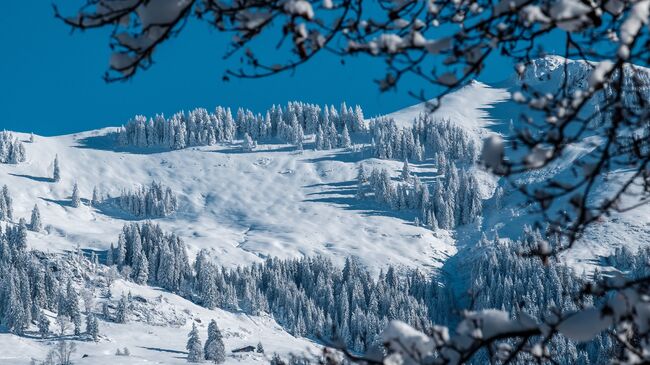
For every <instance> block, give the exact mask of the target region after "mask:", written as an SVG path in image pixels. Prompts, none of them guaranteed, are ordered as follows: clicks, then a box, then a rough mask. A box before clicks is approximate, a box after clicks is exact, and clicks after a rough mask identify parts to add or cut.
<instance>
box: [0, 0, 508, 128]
mask: <svg viewBox="0 0 650 365" xmlns="http://www.w3.org/2000/svg"><path fill="white" fill-rule="evenodd" d="M57 3H58V4H60V5H64V4H65V3H67V4H68V6H69V4H70V2H69V1H67V0H66V1H63V0H61V1H57ZM72 3H75V1H72ZM65 9H66V8H65V7H64V10H65ZM67 9H68V10H72V9H73V8H67ZM108 37H109V36H108V33H107V31H103V30H93V31H87V32H76V33H73V34H71V33H70V29H69V27H67V26H65V25H64V24H62V23H61V22H60V21H59V20H56V19H55V18H54V17H53V10H52V7H51V5H50V3H49V2H48V1H43V0H36V1H29V0H26V1H9V2H7V3H6V4H4V7H3V11H2V12H1V13H0V42H2V43H1V44H2V48H3V52H2V55H1V56H0V80H1V81H0V109H1V112H0V113H1V114H0V129H8V130H16V131H24V132H34V133H37V134H41V135H56V134H64V133H72V132H77V131H83V130H89V129H96V128H100V127H105V126H115V125H121V124H123V123H125V122H126V121H127V120H128V119H129V118H130V117H132V116H133V115H135V114H144V115H148V116H149V115H153V114H155V113H161V112H162V113H165V114H166V115H169V114H171V113H173V112H176V111H179V110H183V109H184V110H188V109H190V108H194V107H198V106H201V107H206V108H208V109H212V108H214V107H215V106H217V105H224V106H230V107H238V106H243V107H247V108H250V109H252V110H254V111H263V110H266V108H268V107H269V106H270V105H272V104H274V103H286V102H287V101H290V100H301V101H305V102H312V103H318V104H324V103H327V104H334V105H337V106H338V105H339V104H340V103H341V101H346V102H348V104H360V105H361V106H362V107H363V108H364V111H365V114H366V115H367V116H373V115H377V114H380V113H386V112H390V111H393V110H396V109H399V108H402V107H405V106H408V105H411V104H414V103H415V101H414V100H413V99H412V98H411V97H409V96H408V95H407V91H408V90H409V89H415V90H419V89H421V88H423V87H426V85H425V84H422V83H420V82H419V81H418V80H413V79H411V80H407V81H408V82H407V83H403V84H401V85H400V89H399V90H398V91H397V92H388V93H383V94H381V93H379V91H378V89H377V87H376V85H375V84H374V83H373V82H372V80H374V79H375V78H378V77H379V76H381V75H382V70H383V67H382V63H381V61H380V60H368V59H359V58H356V59H347V60H346V61H347V62H346V64H345V65H341V63H340V59H339V58H338V57H335V56H332V55H322V56H319V57H317V58H316V59H315V60H313V62H311V63H308V64H307V65H305V66H304V67H303V68H300V69H298V71H297V72H296V73H295V74H293V75H292V74H282V75H278V76H274V77H271V78H267V79H261V80H260V79H258V80H238V79H233V80H232V81H230V82H222V81H221V76H222V74H223V70H224V69H225V68H226V67H227V66H236V65H237V64H238V58H237V57H235V58H233V59H232V60H229V61H224V60H223V59H222V56H223V54H224V52H225V50H226V47H227V44H228V39H229V38H230V35H223V34H220V33H217V32H216V31H212V30H211V29H209V27H208V25H206V24H204V23H201V22H198V21H193V22H191V23H189V25H188V27H187V28H186V29H185V30H184V31H183V33H182V34H181V35H180V36H179V37H177V38H174V39H172V40H171V41H169V42H168V43H167V44H165V45H163V47H162V48H160V49H159V50H158V52H157V54H156V55H155V61H156V64H155V65H154V66H153V67H152V68H151V69H149V70H148V71H145V72H139V73H138V75H137V76H136V77H135V79H133V80H130V81H128V82H125V83H111V84H107V83H105V82H104V81H103V80H102V78H101V77H102V75H103V74H104V71H105V70H106V67H107V64H108V58H109V50H108V47H107V44H108ZM269 51H270V50H269ZM506 66H507V67H496V68H495V72H492V73H491V74H490V76H489V78H491V79H493V80H489V79H488V80H486V81H494V80H498V79H500V78H505V77H506V75H507V74H508V73H510V72H511V70H512V69H511V67H510V65H506Z"/></svg>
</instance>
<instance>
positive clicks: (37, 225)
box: [29, 204, 43, 232]
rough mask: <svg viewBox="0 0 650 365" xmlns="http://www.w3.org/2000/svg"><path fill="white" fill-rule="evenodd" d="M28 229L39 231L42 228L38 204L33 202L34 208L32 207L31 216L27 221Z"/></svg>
mask: <svg viewBox="0 0 650 365" xmlns="http://www.w3.org/2000/svg"><path fill="white" fill-rule="evenodd" d="M29 229H30V230H32V231H34V232H40V231H41V229H43V223H42V222H41V212H40V211H39V210H38V205H37V204H34V209H32V218H31V221H30V222H29Z"/></svg>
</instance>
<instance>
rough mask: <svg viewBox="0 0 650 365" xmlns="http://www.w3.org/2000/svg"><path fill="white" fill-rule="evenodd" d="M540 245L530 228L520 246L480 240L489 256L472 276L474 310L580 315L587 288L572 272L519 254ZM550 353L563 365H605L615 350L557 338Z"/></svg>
mask: <svg viewBox="0 0 650 365" xmlns="http://www.w3.org/2000/svg"><path fill="white" fill-rule="evenodd" d="M541 240H542V236H541V235H540V233H539V231H533V230H532V229H530V228H528V227H526V228H525V234H524V237H523V239H521V240H518V241H509V242H504V241H500V240H499V239H498V238H495V239H494V240H492V241H490V240H487V239H486V238H483V239H481V241H480V242H479V243H478V247H480V248H481V249H482V250H484V253H483V254H482V255H481V256H480V257H479V258H478V259H477V260H476V265H475V266H474V267H475V269H474V270H473V271H472V275H471V286H472V288H471V292H472V293H475V296H474V298H473V300H474V307H475V308H474V309H476V310H481V309H489V308H506V309H507V310H509V311H510V312H511V313H513V314H517V313H521V312H525V313H527V314H529V315H531V316H532V317H533V318H544V317H546V318H549V316H551V315H553V313H552V311H553V310H558V311H559V312H561V313H569V312H572V311H575V310H577V309H579V305H580V303H578V302H576V301H575V298H576V297H577V296H576V294H577V293H579V292H580V290H581V289H582V287H583V284H584V282H583V281H582V279H581V278H580V277H579V276H578V275H576V274H575V272H574V271H573V270H572V269H571V268H570V267H568V266H566V265H564V264H562V263H560V262H557V261H555V262H552V263H551V264H548V265H540V262H539V259H537V258H531V257H528V258H526V257H522V256H521V255H520V254H519V252H521V251H522V249H525V248H526V247H528V248H530V247H538V245H539V242H540V241H541ZM633 261H634V260H632V262H633ZM572 294H573V295H572ZM584 300H585V302H583V303H582V304H589V303H590V298H588V297H587V298H585V299H584ZM510 345H512V346H514V345H516V344H515V343H511V344H510ZM547 347H548V348H549V350H550V351H551V352H553V356H552V358H554V359H557V360H560V362H558V364H563V365H570V364H586V365H588V364H606V363H609V359H610V358H611V356H612V354H613V351H614V350H615V346H614V344H613V343H612V339H611V337H610V336H607V335H605V334H602V335H600V336H598V337H596V338H595V339H594V340H593V341H590V342H587V343H578V342H574V341H571V340H569V339H567V338H566V337H559V336H556V337H554V338H553V339H552V340H551V341H550V343H549V344H548V345H547ZM483 355H486V354H483ZM532 362H534V359H532V358H528V359H526V358H525V357H524V358H520V359H519V362H515V363H516V364H519V363H521V364H524V363H532ZM476 363H489V358H488V357H479V358H477V359H476Z"/></svg>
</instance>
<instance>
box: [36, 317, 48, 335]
mask: <svg viewBox="0 0 650 365" xmlns="http://www.w3.org/2000/svg"><path fill="white" fill-rule="evenodd" d="M38 333H39V334H40V335H41V338H45V337H47V335H48V334H49V333H50V320H49V319H48V318H47V316H46V315H45V313H44V312H43V311H40V312H39V315H38Z"/></svg>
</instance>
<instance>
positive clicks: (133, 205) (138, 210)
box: [117, 181, 178, 218]
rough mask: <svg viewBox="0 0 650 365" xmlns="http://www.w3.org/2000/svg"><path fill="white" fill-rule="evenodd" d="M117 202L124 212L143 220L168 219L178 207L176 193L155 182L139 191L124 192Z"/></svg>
mask: <svg viewBox="0 0 650 365" xmlns="http://www.w3.org/2000/svg"><path fill="white" fill-rule="evenodd" d="M117 201H118V204H119V207H120V208H121V209H122V210H124V211H126V212H129V213H131V214H133V215H134V216H136V217H141V218H143V217H166V216H168V215H170V214H172V213H174V212H175V211H176V209H177V207H178V203H177V200H176V195H175V194H174V192H173V191H172V190H171V189H170V188H168V187H165V186H163V185H162V184H161V183H157V182H155V181H153V182H152V183H151V184H150V185H147V186H142V187H140V188H138V189H134V190H130V191H127V190H124V191H122V195H120V197H119V198H117Z"/></svg>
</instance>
